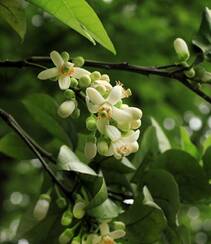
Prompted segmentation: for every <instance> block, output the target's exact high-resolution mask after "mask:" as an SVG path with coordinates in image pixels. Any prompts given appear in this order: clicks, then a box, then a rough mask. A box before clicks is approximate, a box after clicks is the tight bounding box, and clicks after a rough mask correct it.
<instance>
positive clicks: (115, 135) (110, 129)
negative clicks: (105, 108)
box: [106, 125, 121, 141]
mask: <svg viewBox="0 0 211 244" xmlns="http://www.w3.org/2000/svg"><path fill="white" fill-rule="evenodd" d="M106 134H107V136H108V137H109V138H110V139H111V141H117V140H119V139H120V138H121V132H120V131H119V130H118V129H117V128H116V127H115V126H113V125H107V126H106Z"/></svg>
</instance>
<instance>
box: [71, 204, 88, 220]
mask: <svg viewBox="0 0 211 244" xmlns="http://www.w3.org/2000/svg"><path fill="white" fill-rule="evenodd" d="M85 208H86V204H85V202H81V201H79V202H76V203H75V205H74V206H73V216H74V217H75V218H76V219H82V218H83V217H84V215H85V213H86V212H85Z"/></svg>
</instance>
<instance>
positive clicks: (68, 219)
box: [61, 210, 73, 226]
mask: <svg viewBox="0 0 211 244" xmlns="http://www.w3.org/2000/svg"><path fill="white" fill-rule="evenodd" d="M72 220H73V214H72V212H71V211H70V210H67V211H65V212H64V213H63V215H62V218H61V224H62V225H64V226H67V225H70V224H71V223H72Z"/></svg>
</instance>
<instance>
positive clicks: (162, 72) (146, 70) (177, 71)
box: [0, 56, 211, 104]
mask: <svg viewBox="0 0 211 244" xmlns="http://www.w3.org/2000/svg"><path fill="white" fill-rule="evenodd" d="M50 62H51V60H50V58H49V57H45V56H33V57H31V58H28V59H25V60H18V61H9V60H5V61H0V68H1V67H3V68H12V67H13V68H24V67H33V68H45V66H43V65H42V64H45V65H48V64H50ZM40 63H41V64H40ZM84 65H85V66H86V67H93V68H101V69H109V70H122V71H128V72H133V73H138V74H142V75H157V76H160V77H165V78H170V79H174V80H177V81H178V82H180V83H182V84H183V85H184V86H186V87H187V88H188V89H190V90H191V91H193V92H194V93H195V94H197V95H198V96H200V97H201V98H203V99H204V100H205V101H207V102H208V103H210V104H211V97H210V96H208V95H206V94H205V93H204V92H203V91H202V90H200V89H199V88H196V87H195V86H194V85H193V84H191V83H190V82H189V81H188V79H187V77H186V76H185V75H184V73H183V71H184V68H183V67H181V66H180V65H175V64H170V65H165V66H158V67H156V66H152V67H147V66H138V65H131V64H128V63H127V62H123V63H110V62H102V61H94V60H86V61H85V64H84ZM169 68H174V69H173V70H172V69H169Z"/></svg>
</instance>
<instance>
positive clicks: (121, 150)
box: [106, 125, 140, 159]
mask: <svg viewBox="0 0 211 244" xmlns="http://www.w3.org/2000/svg"><path fill="white" fill-rule="evenodd" d="M106 133H107V136H108V137H109V138H110V139H111V144H110V147H109V150H108V153H107V155H106V156H112V155H114V157H115V158H117V159H121V158H122V157H125V156H128V155H129V154H131V153H134V152H137V151H138V148H139V145H138V142H137V140H138V138H139V133H140V131H139V130H136V131H133V130H131V131H130V132H129V133H127V135H123V136H122V134H121V132H120V131H119V130H118V129H117V128H116V127H115V126H112V125H107V126H106Z"/></svg>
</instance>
